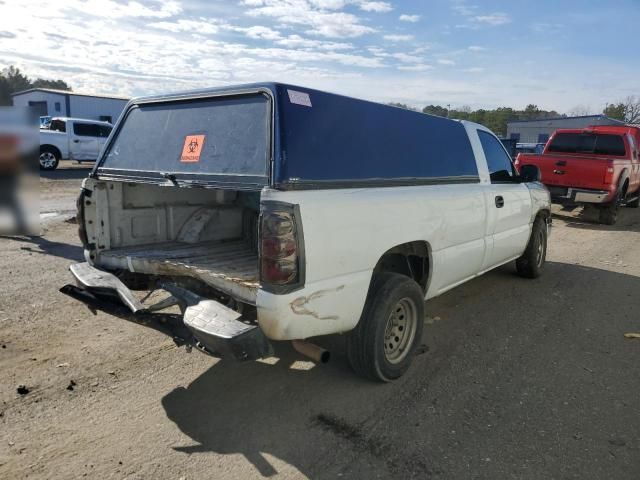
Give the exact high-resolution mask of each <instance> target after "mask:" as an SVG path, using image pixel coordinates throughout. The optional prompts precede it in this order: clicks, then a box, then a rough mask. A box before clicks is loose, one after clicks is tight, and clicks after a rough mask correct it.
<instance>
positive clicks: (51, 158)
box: [40, 152, 56, 168]
mask: <svg viewBox="0 0 640 480" xmlns="http://www.w3.org/2000/svg"><path fill="white" fill-rule="evenodd" d="M55 162H56V156H55V155H54V154H53V153H51V152H43V153H41V154H40V165H42V166H43V167H44V168H50V167H52V166H53V164H54V163H55Z"/></svg>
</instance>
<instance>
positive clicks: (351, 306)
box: [257, 271, 371, 340]
mask: <svg viewBox="0 0 640 480" xmlns="http://www.w3.org/2000/svg"><path fill="white" fill-rule="evenodd" d="M370 280H371V272H368V271H364V272H358V273H353V274H349V275H344V276H341V277H337V278H334V279H328V280H324V281H321V282H317V283H313V284H309V283H307V285H306V286H305V288H304V289H303V290H299V291H296V292H293V293H290V294H287V295H276V294H273V293H269V292H266V291H264V290H259V291H258V298H257V304H258V322H259V324H260V328H262V330H263V331H264V333H265V335H266V336H267V337H269V338H271V339H273V340H293V339H304V338H309V337H314V336H317V335H327V334H331V333H338V332H346V331H348V330H351V329H352V328H353V327H354V326H355V325H356V324H357V322H358V319H359V318H360V315H361V314H362V308H363V307H364V302H365V298H366V296H367V291H368V289H369V281H370Z"/></svg>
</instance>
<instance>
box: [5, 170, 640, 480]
mask: <svg viewBox="0 0 640 480" xmlns="http://www.w3.org/2000/svg"><path fill="white" fill-rule="evenodd" d="M65 166H66V167H67V168H65V169H64V170H59V171H57V172H54V173H53V174H49V178H46V179H43V180H41V182H42V187H43V191H42V199H43V202H42V205H41V211H42V212H52V211H53V212H55V211H57V212H60V213H62V212H67V211H68V210H70V209H72V208H73V203H74V201H75V195H76V193H77V189H78V186H79V180H78V178H79V177H80V176H82V175H84V174H86V171H84V173H79V171H75V170H73V171H67V170H69V168H68V167H69V166H68V165H65ZM45 205H48V207H45ZM65 218H68V215H67V217H65V216H64V215H62V214H61V215H60V216H54V217H52V219H51V220H48V221H47V222H46V223H45V228H46V231H45V235H44V236H43V237H42V238H37V239H26V238H2V239H0V268H1V269H2V271H3V272H4V275H3V277H2V284H1V287H2V288H1V289H0V292H1V293H0V300H1V301H0V430H1V431H2V435H1V436H0V478H7V479H14V478H15V479H17V478H42V479H51V478H82V477H88V478H100V479H110V478H114V479H120V478H127V479H149V478H154V479H176V480H177V479H180V478H183V479H196V478H234V479H235V478H237V479H247V478H262V477H274V478H305V477H307V478H339V477H341V478H362V479H369V478H411V477H415V478H438V479H440V478H442V479H452V478H455V479H458V478H460V479H467V478H486V479H502V478H514V479H540V478H558V479H569V478H575V479H581V480H584V479H603V478H615V479H637V478H638V472H639V471H640V415H639V411H638V409H639V405H640V403H639V400H638V399H639V398H640V374H639V372H638V365H639V364H640V339H638V340H629V339H625V338H624V333H626V332H640V318H639V317H638V310H639V309H640V210H631V209H623V210H622V212H621V216H620V220H619V223H618V225H616V226H613V227H606V226H601V225H597V224H594V223H592V222H591V221H590V219H592V215H582V216H578V215H576V214H573V213H566V212H558V213H557V214H556V215H555V218H554V228H553V231H552V236H551V239H550V244H549V254H548V261H549V263H548V264H547V268H546V271H545V273H544V275H543V276H542V277H541V278H539V279H537V280H525V279H521V278H519V277H517V276H515V274H514V267H513V266H512V265H508V266H505V267H502V268H500V269H498V270H495V271H493V272H490V273H489V274H487V275H484V276H483V277H480V278H478V279H476V280H474V281H471V282H469V283H467V284H465V285H463V286H461V287H459V288H457V289H455V290H453V291H451V292H449V293H447V294H445V295H443V296H441V297H439V298H436V299H433V300H431V301H429V302H427V318H426V319H425V322H426V326H425V327H426V328H425V332H424V341H425V343H426V345H427V346H428V347H429V350H428V352H427V353H425V354H423V355H420V356H419V357H417V358H416V361H415V363H414V366H413V367H412V369H411V370H410V372H409V373H408V374H407V375H406V376H405V377H403V378H402V379H401V380H400V381H398V382H396V383H393V384H389V385H379V384H373V383H370V382H367V381H365V380H361V379H359V378H358V377H355V376H354V375H353V374H352V373H351V371H350V370H349V367H348V366H347V363H346V359H345V357H344V353H343V342H342V340H343V339H342V338H341V337H328V338H322V339H319V340H318V343H321V344H323V345H325V346H327V347H329V348H330V349H331V350H332V353H333V358H332V361H331V363H329V364H327V365H323V366H314V365H313V364H312V363H309V362H307V361H305V359H304V358H302V357H300V356H299V355H298V354H297V353H296V352H295V351H293V350H292V349H291V348H290V346H289V345H287V344H279V345H277V346H276V356H275V357H274V358H271V359H267V360H265V361H261V362H252V363H247V364H241V365H238V364H234V363H233V362H229V361H224V360H217V359H214V358H210V357H206V356H204V355H201V354H199V353H196V352H194V353H191V354H187V353H185V351H184V350H183V349H179V348H176V347H175V346H174V345H173V343H172V342H171V341H170V340H168V339H166V338H165V337H163V336H162V335H161V334H158V333H156V332H153V331H148V330H145V329H143V328H142V327H138V326H135V325H131V324H128V323H126V322H124V321H122V320H118V319H116V318H112V317H109V316H107V315H104V314H98V315H97V316H93V315H92V314H91V313H90V312H89V311H88V310H87V309H86V308H85V307H83V306H82V305H80V304H79V303H77V302H75V301H73V300H71V299H70V298H67V297H65V296H63V295H62V294H60V293H58V288H59V287H60V286H62V285H63V284H65V283H67V282H69V281H70V280H71V279H70V275H69V274H68V272H67V266H68V265H69V263H71V262H74V261H80V260H81V259H82V252H81V249H80V247H79V243H78V240H77V236H76V225H74V224H72V223H69V222H68V221H65ZM21 384H22V385H25V386H26V387H27V389H28V390H29V393H27V394H24V395H20V394H18V393H17V390H16V389H17V387H18V385H21Z"/></svg>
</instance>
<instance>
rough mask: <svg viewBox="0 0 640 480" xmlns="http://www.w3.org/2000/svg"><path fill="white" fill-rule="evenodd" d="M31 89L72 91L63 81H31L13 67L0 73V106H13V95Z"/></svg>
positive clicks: (41, 79)
mask: <svg viewBox="0 0 640 480" xmlns="http://www.w3.org/2000/svg"><path fill="white" fill-rule="evenodd" d="M29 88H55V89H56V90H69V91H71V87H70V86H69V85H68V84H67V83H66V82H65V81H63V80H46V79H44V78H36V79H35V80H31V79H30V78H29V77H27V76H26V75H25V74H24V73H22V72H21V71H20V69H19V68H16V67H14V66H13V65H11V66H9V67H7V68H4V69H2V70H1V71H0V106H10V105H12V104H13V103H12V100H11V94H12V93H15V92H20V91H22V90H28V89H29Z"/></svg>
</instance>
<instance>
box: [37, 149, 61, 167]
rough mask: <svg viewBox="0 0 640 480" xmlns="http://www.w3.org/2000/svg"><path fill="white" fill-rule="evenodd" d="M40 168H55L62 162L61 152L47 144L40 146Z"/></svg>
mask: <svg viewBox="0 0 640 480" xmlns="http://www.w3.org/2000/svg"><path fill="white" fill-rule="evenodd" d="M38 160H39V162H40V170H55V169H56V168H58V163H60V153H59V152H58V151H57V150H56V149H55V148H53V147H49V146H47V145H45V146H43V147H40V156H39V157H38Z"/></svg>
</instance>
